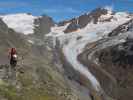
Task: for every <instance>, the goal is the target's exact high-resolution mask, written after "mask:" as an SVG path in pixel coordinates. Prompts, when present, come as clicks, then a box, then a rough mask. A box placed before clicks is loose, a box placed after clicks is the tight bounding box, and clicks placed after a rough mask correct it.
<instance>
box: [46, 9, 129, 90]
mask: <svg viewBox="0 0 133 100" xmlns="http://www.w3.org/2000/svg"><path fill="white" fill-rule="evenodd" d="M111 16H113V19H112V20H111V21H109V22H98V23H97V24H93V23H88V25H87V26H86V27H85V28H83V29H79V30H78V31H75V32H72V33H67V34H65V33H64V32H63V31H64V30H65V29H66V28H67V25H65V26H62V27H57V26H56V27H53V28H52V32H51V33H49V34H48V35H47V36H51V37H52V38H53V39H54V45H56V43H55V41H56V39H59V40H60V43H61V45H62V46H63V53H64V55H65V57H66V59H67V61H68V62H69V63H70V64H71V65H72V66H73V68H74V69H75V70H76V71H78V72H80V73H81V74H82V75H84V76H85V77H86V78H88V80H89V81H90V82H91V85H92V87H93V88H94V89H95V90H96V91H102V90H100V89H101V87H100V84H99V82H98V80H97V79H96V78H95V76H93V75H92V74H91V72H90V71H89V70H88V69H87V67H85V66H83V65H82V64H81V63H80V62H79V61H78V60H77V56H78V55H79V54H80V53H81V52H82V51H83V49H84V47H85V45H87V44H88V43H89V42H92V41H93V42H94V41H96V40H98V39H100V38H103V36H107V35H108V33H109V32H111V31H112V30H113V29H115V28H116V27H118V26H119V25H121V24H124V23H125V22H127V21H129V20H130V19H131V18H130V17H127V16H128V14H126V13H116V14H115V15H111V12H110V11H109V12H108V14H107V15H103V16H101V17H100V19H99V20H101V19H107V18H109V17H111ZM78 37H81V38H80V39H78ZM88 68H89V66H88Z"/></svg>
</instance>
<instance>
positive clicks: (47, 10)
mask: <svg viewBox="0 0 133 100" xmlns="http://www.w3.org/2000/svg"><path fill="white" fill-rule="evenodd" d="M43 12H44V13H79V12H80V11H78V10H76V9H73V8H62V9H61V8H60V9H59V8H57V9H53V8H51V9H44V10H43Z"/></svg>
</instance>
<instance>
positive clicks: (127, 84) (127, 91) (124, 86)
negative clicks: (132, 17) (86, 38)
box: [95, 40, 133, 100]
mask: <svg viewBox="0 0 133 100" xmlns="http://www.w3.org/2000/svg"><path fill="white" fill-rule="evenodd" d="M132 42H133V40H132V41H131V40H130V41H128V40H127V42H125V43H123V44H119V45H116V46H111V47H109V48H105V49H102V50H100V51H98V52H97V53H96V54H95V55H96V56H97V57H98V59H99V64H100V66H101V68H102V69H104V70H106V71H107V72H108V73H110V74H111V75H112V76H113V77H114V78H115V79H116V81H117V96H116V98H117V100H132V98H133V94H132V90H133V74H132V72H133V62H132V60H133V44H132ZM112 89H113V88H112Z"/></svg>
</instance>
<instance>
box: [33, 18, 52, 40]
mask: <svg viewBox="0 0 133 100" xmlns="http://www.w3.org/2000/svg"><path fill="white" fill-rule="evenodd" d="M34 24H35V28H34V34H35V36H36V37H40V38H43V37H44V35H45V34H47V33H49V32H50V31H51V27H52V26H54V25H55V22H54V21H53V19H52V18H51V17H49V16H46V15H43V16H41V17H39V18H37V19H35V21H34Z"/></svg>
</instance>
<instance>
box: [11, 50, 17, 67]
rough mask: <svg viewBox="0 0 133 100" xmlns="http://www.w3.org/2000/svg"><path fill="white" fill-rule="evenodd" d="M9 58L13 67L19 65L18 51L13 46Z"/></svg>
mask: <svg viewBox="0 0 133 100" xmlns="http://www.w3.org/2000/svg"><path fill="white" fill-rule="evenodd" d="M9 59H10V65H11V67H16V65H17V52H16V48H11V49H10V50H9Z"/></svg>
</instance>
